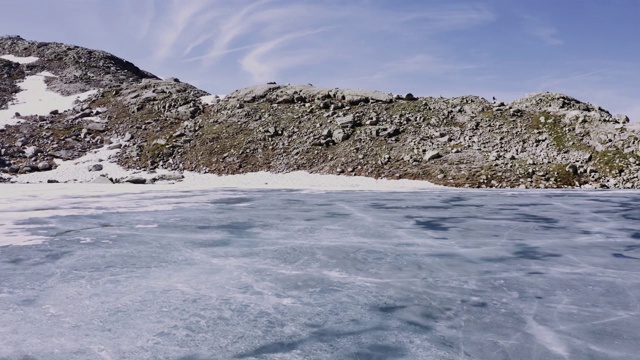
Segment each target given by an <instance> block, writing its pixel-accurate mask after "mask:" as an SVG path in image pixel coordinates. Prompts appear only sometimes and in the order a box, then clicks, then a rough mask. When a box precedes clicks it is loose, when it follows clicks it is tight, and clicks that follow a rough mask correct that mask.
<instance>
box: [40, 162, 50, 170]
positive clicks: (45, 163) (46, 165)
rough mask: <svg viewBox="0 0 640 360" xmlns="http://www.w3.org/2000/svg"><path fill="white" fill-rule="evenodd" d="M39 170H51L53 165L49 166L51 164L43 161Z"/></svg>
mask: <svg viewBox="0 0 640 360" xmlns="http://www.w3.org/2000/svg"><path fill="white" fill-rule="evenodd" d="M38 170H40V171H47V170H51V164H49V162H47V161H41V162H39V163H38Z"/></svg>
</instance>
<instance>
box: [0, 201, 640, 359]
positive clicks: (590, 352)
mask: <svg viewBox="0 0 640 360" xmlns="http://www.w3.org/2000/svg"><path fill="white" fill-rule="evenodd" d="M118 204H120V205H118ZM152 204H155V205H157V206H156V207H154V206H152ZM167 204H169V205H171V204H177V205H175V206H166V205H167ZM638 204H640V193H639V192H637V191H633V192H624V191H620V192H615V191H607V192H585V191H497V190H495V191H468V190H466V191H465V190H437V189H434V190H428V191H420V192H407V193H403V192H357V191H356V192H354V191H352V192H339V191H331V192H309V191H306V192H301V191H292V190H287V191H285V190H281V191H278V190H255V191H249V190H206V191H204V190H201V191H195V190H192V191H177V190H163V191H153V192H143V193H142V192H141V193H130V194H109V195H100V194H98V193H93V194H89V195H86V194H85V195H80V194H76V195H71V194H70V195H69V196H67V197H64V198H61V199H60V198H59V199H56V201H55V202H52V203H50V204H49V206H48V207H43V208H42V211H45V212H46V213H47V215H46V216H35V215H34V213H35V212H37V211H38V210H37V209H33V208H30V209H28V211H27V210H25V211H24V212H22V214H23V215H24V216H23V218H20V216H19V215H20V214H21V211H20V208H19V206H18V205H16V206H15V207H13V208H11V211H4V210H2V209H0V224H5V225H6V224H11V226H13V227H14V228H16V229H17V230H16V231H18V230H20V231H23V232H24V233H26V234H31V235H33V236H37V237H40V238H41V239H42V241H41V243H40V244H31V245H25V246H11V245H7V246H3V247H0V308H1V309H2V312H0V323H1V326H0V358H9V359H14V358H25V359H26V358H28V359H152V358H153V359H230V358H240V359H244V358H246V359H254V358H255V359H632V358H635V357H636V356H637V354H638V353H640V316H639V315H640V302H639V300H638V299H640V286H639V285H640V274H639V272H640V227H639V226H638V223H639V221H640V206H639V205H638ZM137 206H138V208H136V207H137ZM57 209H61V210H60V212H57ZM10 215H11V216H10ZM0 226H3V225H0Z"/></svg>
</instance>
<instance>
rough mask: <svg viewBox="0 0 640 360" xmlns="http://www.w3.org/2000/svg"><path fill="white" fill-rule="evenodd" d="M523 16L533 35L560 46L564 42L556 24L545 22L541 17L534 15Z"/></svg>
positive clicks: (549, 43)
mask: <svg viewBox="0 0 640 360" xmlns="http://www.w3.org/2000/svg"><path fill="white" fill-rule="evenodd" d="M523 18H524V20H525V24H526V26H527V28H528V32H529V34H530V35H532V36H533V37H535V38H537V39H538V40H541V41H542V42H544V43H545V44H547V45H552V46H559V45H562V44H564V41H563V40H562V39H560V38H559V36H558V35H559V34H558V29H556V28H555V27H554V26H551V25H548V24H545V23H544V22H543V21H542V20H541V19H539V18H537V17H534V16H528V15H527V16H524V17H523Z"/></svg>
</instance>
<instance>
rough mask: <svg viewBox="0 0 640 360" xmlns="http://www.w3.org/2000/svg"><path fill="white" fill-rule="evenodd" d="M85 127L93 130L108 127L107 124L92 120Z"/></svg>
mask: <svg viewBox="0 0 640 360" xmlns="http://www.w3.org/2000/svg"><path fill="white" fill-rule="evenodd" d="M84 128H85V129H87V130H93V131H105V130H106V129H107V125H106V124H103V123H99V122H91V123H88V124H86V125H85V126H84Z"/></svg>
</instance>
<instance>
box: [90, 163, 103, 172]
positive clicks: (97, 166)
mask: <svg viewBox="0 0 640 360" xmlns="http://www.w3.org/2000/svg"><path fill="white" fill-rule="evenodd" d="M102 169H104V166H102V164H93V165H91V166H89V171H102Z"/></svg>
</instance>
